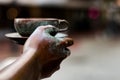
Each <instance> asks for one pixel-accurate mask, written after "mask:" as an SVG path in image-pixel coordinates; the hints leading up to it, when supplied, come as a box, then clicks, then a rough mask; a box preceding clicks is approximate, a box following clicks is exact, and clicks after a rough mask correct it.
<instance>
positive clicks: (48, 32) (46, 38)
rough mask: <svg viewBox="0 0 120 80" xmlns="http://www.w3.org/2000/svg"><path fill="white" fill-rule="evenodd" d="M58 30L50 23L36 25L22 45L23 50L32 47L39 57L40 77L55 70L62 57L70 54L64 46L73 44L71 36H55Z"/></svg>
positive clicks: (46, 75)
mask: <svg viewBox="0 0 120 80" xmlns="http://www.w3.org/2000/svg"><path fill="white" fill-rule="evenodd" d="M58 32H59V30H58V28H55V27H53V26H51V25H47V26H40V27H38V28H37V29H36V30H35V31H34V32H33V33H32V35H31V36H30V37H29V38H28V40H27V41H26V43H25V46H24V51H23V53H24V52H26V51H28V50H29V49H34V50H35V51H36V53H35V54H34V55H36V57H37V58H38V59H39V64H40V65H41V66H42V68H41V72H40V74H41V77H42V78H45V77H49V76H51V75H52V74H53V73H54V72H55V71H56V70H58V69H59V65H60V63H61V62H62V60H63V59H65V58H66V57H67V56H69V55H70V51H69V49H67V48H66V47H68V46H71V45H72V44H73V40H72V39H71V38H66V37H63V38H61V37H55V35H56V34H57V33H58Z"/></svg>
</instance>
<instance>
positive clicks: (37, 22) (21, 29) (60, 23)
mask: <svg viewBox="0 0 120 80" xmlns="http://www.w3.org/2000/svg"><path fill="white" fill-rule="evenodd" d="M45 25H52V26H55V27H57V28H58V29H59V31H66V30H67V29H68V22H67V21H66V20H63V19H56V18H15V19H14V26H15V30H16V31H17V32H18V33H19V34H20V35H21V36H23V37H29V36H30V35H31V34H32V32H33V31H34V30H35V29H36V28H37V27H38V26H45Z"/></svg>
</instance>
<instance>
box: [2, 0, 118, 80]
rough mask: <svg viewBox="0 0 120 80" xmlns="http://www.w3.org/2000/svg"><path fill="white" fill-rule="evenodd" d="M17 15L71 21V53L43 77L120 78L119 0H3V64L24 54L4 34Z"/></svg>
mask: <svg viewBox="0 0 120 80" xmlns="http://www.w3.org/2000/svg"><path fill="white" fill-rule="evenodd" d="M15 18H59V19H66V20H67V21H68V22H69V23H70V26H69V30H68V34H69V35H70V37H72V38H73V39H74V43H75V44H74V45H73V46H72V47H70V49H71V56H70V57H69V58H67V59H66V60H64V61H63V63H62V64H61V69H60V70H59V71H57V72H56V73H54V74H53V75H52V76H51V77H50V78H47V79H44V80H56V79H57V80H120V77H119V74H120V64H119V63H120V38H119V36H120V0H0V66H2V65H6V64H7V63H9V62H12V59H13V58H12V57H17V56H19V55H20V54H21V51H22V46H23V45H19V44H17V43H16V42H15V41H12V40H9V39H8V38H6V37H5V34H6V33H12V32H16V31H15V29H14V19H15Z"/></svg>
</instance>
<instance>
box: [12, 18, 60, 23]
mask: <svg viewBox="0 0 120 80" xmlns="http://www.w3.org/2000/svg"><path fill="white" fill-rule="evenodd" d="M22 20H26V21H27V20H28V21H32V20H39V21H47V20H48V21H49V20H60V19H57V18H15V19H14V21H16V22H17V21H22Z"/></svg>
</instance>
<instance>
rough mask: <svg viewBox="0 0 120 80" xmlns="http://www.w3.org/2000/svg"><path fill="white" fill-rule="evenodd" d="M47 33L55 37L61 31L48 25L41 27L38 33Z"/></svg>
mask: <svg viewBox="0 0 120 80" xmlns="http://www.w3.org/2000/svg"><path fill="white" fill-rule="evenodd" d="M38 30H39V31H42V32H43V31H45V33H47V34H49V35H51V36H55V35H56V33H57V32H58V31H59V29H58V28H56V27H54V26H52V25H46V26H39V27H38V28H37V29H36V31H38Z"/></svg>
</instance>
